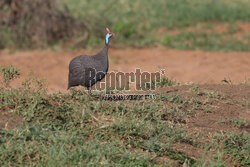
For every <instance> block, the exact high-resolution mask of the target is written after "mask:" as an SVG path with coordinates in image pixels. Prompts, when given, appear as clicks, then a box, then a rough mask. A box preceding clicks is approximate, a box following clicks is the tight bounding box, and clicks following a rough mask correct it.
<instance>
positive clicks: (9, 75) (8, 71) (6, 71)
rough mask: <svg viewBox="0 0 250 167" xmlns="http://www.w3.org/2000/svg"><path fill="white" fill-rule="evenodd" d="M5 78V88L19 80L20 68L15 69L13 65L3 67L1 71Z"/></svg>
mask: <svg viewBox="0 0 250 167" xmlns="http://www.w3.org/2000/svg"><path fill="white" fill-rule="evenodd" d="M0 72H1V73H2V76H3V82H4V86H5V87H9V86H10V81H11V80H13V79H15V78H17V77H18V76H19V75H20V73H19V69H18V68H14V67H13V66H12V65H10V66H9V67H3V66H1V71H0Z"/></svg>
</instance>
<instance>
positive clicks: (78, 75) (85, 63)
mask: <svg viewBox="0 0 250 167" xmlns="http://www.w3.org/2000/svg"><path fill="white" fill-rule="evenodd" d="M106 31H107V34H106V38H105V47H104V48H103V49H102V50H101V51H100V52H99V53H97V54H96V55H91V56H87V55H80V56H77V57H75V58H73V59H72V60H71V62H70V64H69V78H68V89H69V88H70V87H73V86H78V85H81V86H84V87H87V89H88V90H89V94H90V95H91V87H92V86H93V85H94V84H96V82H98V81H100V80H102V79H103V78H104V77H105V75H106V73H107V71H108V68H109V61H108V45H109V41H110V39H111V37H112V36H113V33H112V32H110V30H109V29H108V28H106ZM93 70H94V73H93ZM90 75H92V76H93V75H94V76H96V77H95V79H94V80H93V78H92V77H90Z"/></svg>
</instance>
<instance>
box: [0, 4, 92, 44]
mask: <svg viewBox="0 0 250 167" xmlns="http://www.w3.org/2000/svg"><path fill="white" fill-rule="evenodd" d="M0 9H1V10H0V16H1V20H0V27H1V28H0V35H1V39H0V48H5V47H6V45H8V43H9V42H10V40H11V39H13V41H15V47H24V48H26V47H28V48H30V47H44V46H46V44H53V43H55V42H58V41H59V40H63V39H68V38H72V37H74V36H75V35H76V33H78V35H79V32H86V33H87V28H86V26H85V24H84V23H83V22H82V21H81V22H80V21H79V20H77V19H75V18H73V17H72V16H70V14H69V11H68V10H67V9H66V7H63V6H62V5H59V3H57V1H50V0H23V1H19V0H4V1H2V2H0ZM7 32H9V33H7ZM86 40H87V36H83V38H82V40H81V41H79V42H86Z"/></svg>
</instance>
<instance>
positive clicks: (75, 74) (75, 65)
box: [68, 56, 83, 89]
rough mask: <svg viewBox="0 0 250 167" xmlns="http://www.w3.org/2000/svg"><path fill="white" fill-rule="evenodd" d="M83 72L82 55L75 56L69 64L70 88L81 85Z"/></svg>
mask: <svg viewBox="0 0 250 167" xmlns="http://www.w3.org/2000/svg"><path fill="white" fill-rule="evenodd" d="M82 72H83V69H82V64H81V56H78V57H75V58H74V59H72V60H71V62H70V64H69V78H68V89H69V88H70V87H73V86H78V85H80V83H81V80H82Z"/></svg>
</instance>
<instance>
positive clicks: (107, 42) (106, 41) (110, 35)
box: [105, 28, 114, 45]
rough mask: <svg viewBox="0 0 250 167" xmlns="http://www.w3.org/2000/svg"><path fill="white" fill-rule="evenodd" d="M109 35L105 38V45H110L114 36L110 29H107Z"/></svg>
mask: <svg viewBox="0 0 250 167" xmlns="http://www.w3.org/2000/svg"><path fill="white" fill-rule="evenodd" d="M106 31H107V34H106V37H105V44H106V45H108V44H109V40H110V38H111V37H112V36H113V35H114V34H113V33H112V32H110V30H109V29H108V28H106Z"/></svg>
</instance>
